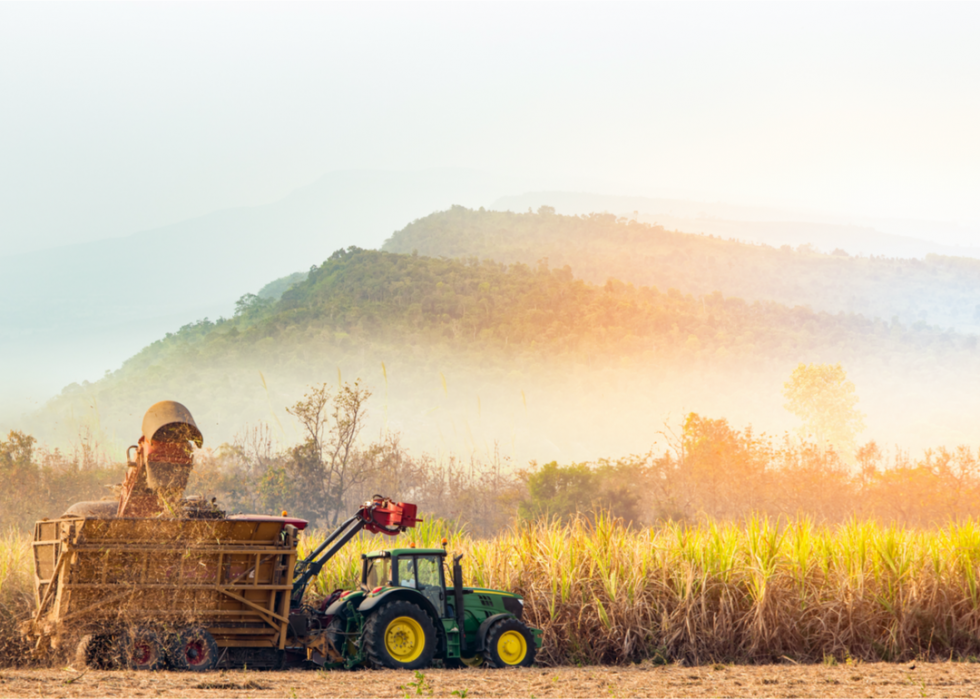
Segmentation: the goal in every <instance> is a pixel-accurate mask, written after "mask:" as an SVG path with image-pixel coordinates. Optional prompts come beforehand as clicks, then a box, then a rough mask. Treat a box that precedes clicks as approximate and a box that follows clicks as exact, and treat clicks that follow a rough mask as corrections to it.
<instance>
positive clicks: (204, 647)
mask: <svg viewBox="0 0 980 699" xmlns="http://www.w3.org/2000/svg"><path fill="white" fill-rule="evenodd" d="M167 657H168V658H169V660H170V664H171V666H173V668H174V669H175V670H190V671H191V672H207V671H208V670H213V669H214V668H215V666H217V664H218V644H217V642H216V641H215V640H214V636H212V635H211V634H210V633H208V632H207V630H205V629H201V628H194V629H184V630H183V631H181V632H179V633H177V634H174V636H173V638H172V639H171V641H170V643H169V644H168V646H167Z"/></svg>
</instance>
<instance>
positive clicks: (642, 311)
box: [121, 248, 976, 373]
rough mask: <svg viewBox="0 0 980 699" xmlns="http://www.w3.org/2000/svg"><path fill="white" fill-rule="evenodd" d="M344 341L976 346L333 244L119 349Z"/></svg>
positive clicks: (694, 352) (676, 350)
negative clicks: (274, 283)
mask: <svg viewBox="0 0 980 699" xmlns="http://www.w3.org/2000/svg"><path fill="white" fill-rule="evenodd" d="M324 332H328V333H331V335H330V337H331V338H332V339H333V340H334V341H336V342H339V343H341V344H344V343H348V342H358V343H367V344H371V345H388V344H391V345H393V346H398V347H405V346H413V345H420V344H421V345H425V346H434V345H442V346H445V347H447V348H449V349H455V350H460V351H464V352H476V353H478V354H480V355H481V358H482V360H483V361H490V362H495V361H501V360H503V359H504V358H506V357H512V356H514V355H540V356H546V357H548V358H552V359H553V358H555V357H568V358H571V359H574V360H589V361H591V360H593V359H595V358H596V357H598V356H601V355H612V356H615V357H616V358H617V359H622V358H624V357H629V356H631V355H637V354H639V355H659V356H665V357H673V358H675V359H677V360H683V361H685V362H689V363H696V362H699V361H700V362H705V361H707V362H713V361H716V360H718V359H719V358H720V357H732V358H738V359H739V361H748V362H754V361H768V360H770V359H777V358H778V359H793V358H796V357H801V356H804V355H806V354H808V353H814V352H816V353H819V352H821V350H826V349H828V348H831V349H832V351H833V353H834V354H835V356H837V357H838V358H839V359H849V358H854V357H861V356H864V355H866V354H868V353H874V354H877V355H886V354H896V353H897V354H904V353H913V354H917V355H922V354H923V353H925V354H947V353H954V354H955V353H959V352H966V353H972V351H973V350H974V348H975V347H976V339H975V338H974V337H973V336H963V335H957V334H953V333H948V332H941V331H938V330H936V329H935V328H930V327H922V326H914V327H905V326H902V325H900V324H892V323H886V322H882V321H871V320H868V319H867V318H864V317H861V316H858V315H854V314H836V315H831V314H827V313H817V312H814V311H811V310H809V309H806V308H802V307H797V308H790V307H787V306H784V305H781V304H778V303H773V302H755V303H752V304H749V303H747V302H745V301H744V300H742V299H739V298H732V297H725V296H723V295H722V294H720V293H718V292H715V293H711V294H707V295H704V296H699V297H695V296H692V295H690V294H687V295H685V294H682V293H680V292H679V291H677V290H676V289H669V290H664V291H660V290H658V289H656V288H652V287H642V286H640V287H638V286H634V285H632V284H624V283H622V282H620V281H617V280H615V279H609V280H607V281H606V283H605V284H603V285H601V286H600V285H594V284H589V283H587V282H584V281H582V280H579V279H575V278H574V277H573V275H572V272H571V270H570V269H569V268H568V267H563V268H560V269H555V268H551V267H549V266H547V265H546V264H544V263H543V262H542V263H540V264H538V265H536V266H534V267H531V266H528V265H525V264H522V263H515V264H511V265H504V264H502V263H497V262H492V261H487V260H484V261H482V262H476V261H472V260H471V261H465V260H458V259H448V258H443V259H436V258H431V257H422V256H420V255H415V254H412V255H400V254H394V253H389V252H378V251H371V250H360V249H357V248H350V249H348V250H346V251H345V250H341V251H338V252H336V253H334V254H333V255H332V256H331V257H330V259H328V260H327V261H325V262H324V263H323V264H322V265H320V266H319V267H314V268H313V269H311V271H310V272H309V274H308V275H307V276H306V279H305V280H302V281H300V282H298V283H295V284H293V285H292V286H291V287H289V288H288V290H286V291H285V292H284V293H283V294H282V295H281V296H280V298H279V299H278V301H271V300H269V299H267V298H263V297H262V296H254V295H247V296H245V297H243V298H242V299H241V300H240V301H239V302H238V307H237V313H236V315H235V317H234V318H231V319H228V320H222V321H219V322H218V323H215V324H212V323H209V322H204V323H199V324H195V325H190V326H187V327H185V328H183V329H182V330H181V331H180V332H178V333H176V334H171V335H168V336H167V337H166V338H164V339H162V340H160V341H158V342H155V343H153V344H152V345H151V346H149V347H148V348H146V349H145V350H143V351H142V352H141V353H140V354H138V355H137V356H136V357H134V358H133V359H131V360H129V361H128V362H126V364H125V365H124V366H123V368H122V370H121V371H122V373H125V372H127V371H130V370H132V369H133V368H135V367H150V366H152V365H154V364H155V363H157V362H158V361H159V360H160V359H161V358H162V357H165V356H170V355H180V354H182V353H185V352H192V353H193V356H195V357H197V356H200V355H201V354H202V353H203V354H204V355H205V356H207V355H208V354H212V353H215V352H220V353H226V352H228V351H232V349H233V351H235V352H242V351H245V350H246V349H247V348H248V347H250V346H253V345H263V344H267V343H269V342H270V341H273V342H274V343H276V345H277V346H280V343H285V346H290V345H292V344H295V343H302V342H303V338H304V337H307V336H309V334H310V333H317V334H319V333H324Z"/></svg>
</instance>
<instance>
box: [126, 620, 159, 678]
mask: <svg viewBox="0 0 980 699" xmlns="http://www.w3.org/2000/svg"><path fill="white" fill-rule="evenodd" d="M115 646H116V653H115V655H116V657H117V659H118V664H119V666H120V667H124V668H129V669H130V670H159V669H160V668H162V667H164V666H165V665H166V664H167V651H166V649H165V648H164V645H163V641H161V640H160V636H159V634H157V632H156V631H154V630H152V629H147V628H135V629H127V630H126V631H124V632H123V633H121V634H119V637H118V639H117V640H116V644H115Z"/></svg>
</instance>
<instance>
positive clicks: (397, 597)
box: [313, 548, 541, 670]
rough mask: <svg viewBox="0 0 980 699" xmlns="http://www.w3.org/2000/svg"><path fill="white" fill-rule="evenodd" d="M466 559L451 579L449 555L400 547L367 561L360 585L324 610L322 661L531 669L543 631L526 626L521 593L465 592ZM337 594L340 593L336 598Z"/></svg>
mask: <svg viewBox="0 0 980 699" xmlns="http://www.w3.org/2000/svg"><path fill="white" fill-rule="evenodd" d="M461 558H462V555H459V556H454V557H453V565H452V580H451V581H450V582H448V583H447V581H446V575H445V568H446V566H445V562H446V551H445V550H444V549H419V548H399V549H391V550H387V551H375V552H372V553H369V554H365V555H363V556H362V563H363V568H362V571H361V584H360V587H359V589H357V590H348V591H346V592H343V593H340V594H339V595H338V596H337V598H336V599H335V600H334V601H333V602H332V603H331V604H330V605H329V606H328V607H327V608H326V609H325V610H324V611H325V615H324V619H323V620H324V621H325V622H326V628H325V632H324V634H323V643H322V644H321V649H322V651H323V653H322V655H321V654H314V655H313V659H317V658H316V655H321V658H320V660H322V662H323V663H324V664H328V663H329V664H330V665H333V666H334V667H340V666H343V667H347V668H351V667H355V666H358V665H365V664H366V665H369V666H372V667H377V668H394V669H407V670H415V669H419V668H424V667H429V666H430V665H432V664H433V662H434V661H441V662H442V664H443V666H445V667H462V666H463V665H470V666H473V665H483V664H485V665H486V666H489V667H494V668H507V667H528V666H530V665H532V664H533V663H534V658H535V655H536V653H537V650H538V648H540V647H541V631H540V630H539V629H532V628H529V627H528V626H527V625H526V624H525V623H524V621H523V615H524V600H523V599H522V597H521V596H520V595H516V594H513V593H510V592H502V591H500V590H488V589H485V588H479V587H463V585H462V579H463V574H462V567H461V566H460V563H459V561H460V559H461ZM335 594H337V593H335Z"/></svg>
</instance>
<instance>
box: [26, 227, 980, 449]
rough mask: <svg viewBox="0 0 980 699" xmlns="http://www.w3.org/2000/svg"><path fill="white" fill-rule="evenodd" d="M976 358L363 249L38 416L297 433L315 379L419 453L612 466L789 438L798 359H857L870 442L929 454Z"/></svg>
mask: <svg viewBox="0 0 980 699" xmlns="http://www.w3.org/2000/svg"><path fill="white" fill-rule="evenodd" d="M626 230H630V229H629V227H626ZM977 354H978V353H977V351H976V340H975V338H974V337H972V336H963V335H958V334H955V333H948V332H940V331H938V330H936V329H934V328H930V327H925V326H919V327H910V326H904V325H901V324H898V323H888V322H883V321H872V320H869V319H867V318H864V317H861V316H857V315H849V314H833V315H831V314H827V313H818V312H814V311H811V310H809V309H806V308H802V307H797V308H790V307H787V306H784V305H780V304H777V303H773V302H756V303H748V302H746V301H744V300H741V299H738V298H732V297H726V296H723V295H722V294H720V293H712V294H706V295H703V296H693V295H690V294H683V293H681V292H679V291H677V290H676V289H663V290H660V289H656V288H652V287H642V286H634V285H630V284H625V283H622V282H618V281H615V280H609V281H607V282H606V283H604V284H602V285H593V284H589V283H587V282H584V281H582V280H579V279H576V278H574V277H573V275H572V272H571V271H570V270H569V269H568V268H564V267H562V268H557V269H556V268H554V267H548V266H546V265H545V264H543V263H542V264H539V265H534V266H529V265H524V264H521V263H515V264H511V265H504V264H502V263H497V262H491V261H483V262H477V261H464V260H456V259H436V258H428V257H423V256H421V255H400V254H395V253H390V252H381V251H365V250H359V249H356V248H350V249H348V250H345V251H338V252H337V253H335V254H334V255H333V256H331V258H330V259H328V260H326V261H325V262H324V263H323V264H321V265H319V266H315V267H313V268H312V269H311V270H310V272H309V273H308V274H307V275H306V278H305V279H303V280H302V281H298V282H296V283H294V284H293V285H292V286H290V287H289V288H288V289H287V290H286V291H285V292H284V293H282V295H281V297H280V298H279V299H278V300H274V299H272V298H268V297H263V296H259V295H247V296H245V297H243V298H242V299H241V300H240V301H239V303H238V307H237V312H236V314H235V316H234V317H232V318H229V319H221V320H218V321H217V322H211V321H201V322H199V323H195V324H191V325H188V326H185V327H184V328H182V329H181V330H180V331H179V332H176V333H172V334H168V335H167V336H166V337H165V338H163V339H161V340H159V341H157V342H155V343H153V344H151V345H150V346H148V347H146V348H145V349H144V350H143V351H141V352H140V353H138V354H137V355H136V356H134V357H133V358H131V359H130V360H128V361H127V362H125V363H124V365H123V366H122V367H121V368H120V369H119V370H117V371H115V372H113V373H111V374H110V375H108V376H106V377H105V378H103V379H101V380H99V381H97V382H95V383H92V384H85V385H72V386H70V387H68V388H66V389H65V390H64V391H63V392H62V394H61V395H60V396H58V397H57V398H56V399H54V400H53V401H52V402H51V403H50V404H49V405H48V406H47V407H46V408H45V409H44V411H43V412H42V413H41V414H40V415H39V416H38V419H37V421H36V423H35V424H36V425H38V426H39V427H38V428H37V429H36V433H38V434H39V436H41V437H42V438H43V437H45V434H44V430H45V427H44V426H48V425H53V424H58V425H59V426H60V427H61V428H62V430H63V435H66V436H68V437H71V436H74V435H75V434H76V432H77V430H78V429H79V428H80V427H79V426H80V423H83V422H84V421H85V420H88V423H86V424H88V425H89V426H92V425H94V426H96V427H97V428H98V429H99V430H104V431H105V432H107V433H109V434H110V436H111V437H113V438H114V439H116V440H118V441H119V443H122V444H126V443H129V442H128V441H126V440H130V439H131V437H132V434H133V433H134V430H136V429H137V427H138V424H139V418H140V417H141V416H142V413H143V411H144V410H145V409H146V408H147V407H148V406H149V405H151V404H153V403H155V402H156V401H158V400H161V399H164V398H169V399H174V400H179V401H181V402H183V403H185V404H186V405H188V406H189V407H190V408H191V410H192V412H193V413H194V415H195V418H196V419H197V421H198V424H199V425H200V426H201V427H202V429H204V432H205V435H206V436H207V438H208V439H209V440H210V441H209V443H210V444H212V445H214V444H215V443H216V441H215V440H218V441H223V440H226V439H230V438H231V437H232V436H233V435H234V434H235V433H236V432H238V431H240V430H241V429H242V428H243V427H244V426H245V425H246V424H255V423H256V422H259V421H266V422H267V423H269V424H272V425H277V426H278V427H277V429H279V430H280V431H282V435H283V438H284V439H286V440H287V441H288V440H289V439H290V438H293V437H295V435H292V436H291V435H290V434H287V432H288V429H289V427H288V425H289V422H288V421H289V417H288V415H286V414H285V406H288V405H291V404H292V403H294V402H295V401H296V400H297V399H298V398H299V397H300V396H301V395H302V393H303V391H304V389H305V388H306V387H307V386H309V385H310V384H312V383H314V382H320V381H328V382H332V383H335V382H336V381H337V380H338V379H339V378H340V377H343V379H344V380H353V379H355V378H360V379H362V380H363V381H364V382H365V383H366V384H367V385H368V386H369V387H370V388H371V390H372V391H373V392H374V394H375V396H376V398H375V399H374V402H373V404H372V405H373V417H374V419H375V423H374V428H377V429H388V428H391V429H395V430H397V431H400V432H401V433H402V434H403V435H404V436H405V440H406V442H407V443H408V444H409V445H410V446H412V447H413V448H417V449H422V450H427V451H430V452H438V451H440V450H442V451H445V450H456V451H457V453H460V452H462V453H466V452H467V451H473V450H476V449H480V450H481V451H484V450H486V451H490V450H492V444H493V443H494V442H495V441H497V440H499V441H500V442H501V443H503V444H504V445H506V447H507V451H508V452H509V453H512V454H515V455H516V456H517V457H527V458H538V459H552V458H577V459H583V458H599V457H602V456H608V455H610V454H621V453H629V452H635V451H644V450H646V449H648V448H649V447H650V446H651V445H652V444H653V442H654V441H655V440H656V439H657V437H656V435H657V433H658V430H662V429H663V425H664V421H665V420H666V419H667V418H668V417H669V416H671V415H673V416H677V415H681V414H683V413H684V412H685V411H688V410H694V411H698V412H701V413H702V414H707V415H722V416H725V417H727V418H729V419H730V420H732V421H733V422H734V423H735V424H747V423H753V424H754V425H756V426H757V427H758V428H760V429H767V430H770V431H773V430H775V431H780V430H782V429H790V428H792V427H793V423H792V422H791V421H790V419H789V416H788V414H787V413H786V412H785V411H784V409H783V403H784V400H783V398H782V396H781V391H782V386H783V383H784V382H785V381H786V380H787V378H788V376H789V374H790V372H791V371H792V369H793V368H794V367H795V366H796V364H797V363H798V362H830V363H836V362H844V364H845V367H846V368H847V370H848V372H849V376H850V378H852V379H853V380H854V381H855V383H856V385H857V386H858V391H859V395H860V396H861V399H862V403H861V407H862V409H863V410H865V411H866V412H867V413H868V420H867V422H868V425H869V431H870V432H871V436H874V437H876V438H878V439H882V440H884V441H886V442H888V443H893V442H899V443H902V444H903V445H905V446H912V447H920V446H927V445H934V444H937V443H945V444H958V443H962V442H966V441H972V440H973V437H974V436H976V437H980V434H975V433H976V432H977V428H976V426H975V424H974V422H975V421H973V420H971V419H970V418H969V416H970V415H971V414H975V413H976V412H977V411H978V410H980V405H977V402H978V398H977V395H976V393H975V392H974V391H972V390H971V389H970V387H971V386H972V385H973V384H974V383H975V382H974V378H975V377H976V376H978V374H980V362H978V356H977ZM896 376H899V377H901V380H900V381H898V380H896V378H895V377H896ZM85 415H88V417H87V418H85V417H84V416H85ZM937 425H938V426H939V427H938V428H937ZM82 426H83V427H84V425H82ZM374 428H372V429H374Z"/></svg>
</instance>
